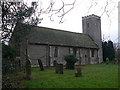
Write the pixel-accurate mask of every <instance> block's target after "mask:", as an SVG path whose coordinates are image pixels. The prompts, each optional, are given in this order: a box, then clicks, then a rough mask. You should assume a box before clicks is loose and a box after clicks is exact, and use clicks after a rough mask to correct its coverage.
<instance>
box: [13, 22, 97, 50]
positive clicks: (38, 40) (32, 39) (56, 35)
mask: <svg viewBox="0 0 120 90" xmlns="http://www.w3.org/2000/svg"><path fill="white" fill-rule="evenodd" d="M15 29H20V30H19V31H20V32H22V31H23V32H25V31H27V30H28V33H27V34H28V36H29V38H28V41H29V43H30V44H47V45H48V44H49V45H60V46H73V47H81V48H82V47H83V48H98V46H97V44H96V43H95V42H94V41H93V40H92V38H91V37H90V36H89V35H87V34H83V33H75V32H69V31H63V30H57V29H52V28H46V27H38V26H33V25H27V24H18V25H17V26H16V28H15ZM15 31H16V30H15ZM17 31H18V30H17ZM19 34H20V33H19ZM20 35H23V34H20ZM21 37H22V38H23V36H21Z"/></svg>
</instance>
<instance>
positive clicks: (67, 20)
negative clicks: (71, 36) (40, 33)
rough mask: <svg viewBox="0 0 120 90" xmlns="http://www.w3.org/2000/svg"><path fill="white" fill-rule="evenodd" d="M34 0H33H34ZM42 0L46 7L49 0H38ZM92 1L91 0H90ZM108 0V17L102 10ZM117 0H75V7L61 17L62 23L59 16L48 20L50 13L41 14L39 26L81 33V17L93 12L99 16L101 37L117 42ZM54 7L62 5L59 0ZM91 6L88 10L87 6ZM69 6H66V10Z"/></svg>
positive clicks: (71, 0)
mask: <svg viewBox="0 0 120 90" xmlns="http://www.w3.org/2000/svg"><path fill="white" fill-rule="evenodd" d="M34 1H35V0H34ZM41 1H42V2H43V5H42V7H43V8H44V9H45V8H47V7H48V4H49V3H48V2H49V1H50V0H39V2H41ZM53 1H55V0H53ZM63 1H64V0H63ZM73 1H74V0H69V1H68V0H66V2H65V3H68V4H70V3H72V2H73ZM92 1H93V2H92ZM106 1H108V6H107V7H106V9H107V13H110V16H109V17H108V16H107V14H106V13H104V14H103V15H102V13H103V12H104V9H103V8H104V7H105V5H106ZM118 1H119V0H113V1H112V0H76V3H75V7H74V8H73V9H72V10H71V11H70V12H69V13H68V14H66V15H65V17H64V18H63V21H64V23H61V24H59V20H60V19H59V18H58V17H57V16H53V19H54V21H53V22H52V21H50V18H49V16H50V14H43V15H42V17H43V21H42V23H41V24H40V25H39V26H44V27H49V28H55V29H61V30H66V31H72V32H79V33H82V17H83V16H86V15H91V14H95V15H98V16H101V15H102V16H101V30H102V39H103V36H104V40H109V39H110V40H112V41H113V42H118V8H117V6H118ZM55 5H56V7H57V6H60V5H62V3H61V0H56V4H55ZM91 5H92V7H91V8H90V10H89V7H90V6H91ZM67 9H69V7H66V10H67Z"/></svg>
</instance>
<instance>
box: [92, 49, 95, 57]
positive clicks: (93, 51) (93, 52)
mask: <svg viewBox="0 0 120 90" xmlns="http://www.w3.org/2000/svg"><path fill="white" fill-rule="evenodd" d="M91 54H92V57H94V54H95V50H94V49H92V53H91Z"/></svg>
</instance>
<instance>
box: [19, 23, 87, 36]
mask: <svg viewBox="0 0 120 90" xmlns="http://www.w3.org/2000/svg"><path fill="white" fill-rule="evenodd" d="M21 24H22V25H29V26H33V27H37V28H46V29H49V30H54V31H60V32H68V33H74V34H82V35H88V34H85V33H79V32H72V31H66V30H63V29H55V28H50V27H43V26H36V25H30V24H25V23H21Z"/></svg>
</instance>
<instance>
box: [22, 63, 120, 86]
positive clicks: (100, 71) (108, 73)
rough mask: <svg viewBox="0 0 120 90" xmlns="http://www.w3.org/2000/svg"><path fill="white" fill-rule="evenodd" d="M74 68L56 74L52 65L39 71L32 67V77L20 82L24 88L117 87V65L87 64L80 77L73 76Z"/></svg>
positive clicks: (37, 68)
mask: <svg viewBox="0 0 120 90" xmlns="http://www.w3.org/2000/svg"><path fill="white" fill-rule="evenodd" d="M75 72H76V70H66V69H64V74H56V73H55V68H54V67H49V68H46V69H45V71H40V69H39V67H35V68H32V79H31V80H23V81H22V82H21V84H22V86H23V87H24V88H118V65H117V64H108V65H106V64H97V65H87V66H85V68H83V69H82V75H83V76H82V77H74V73H75Z"/></svg>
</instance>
